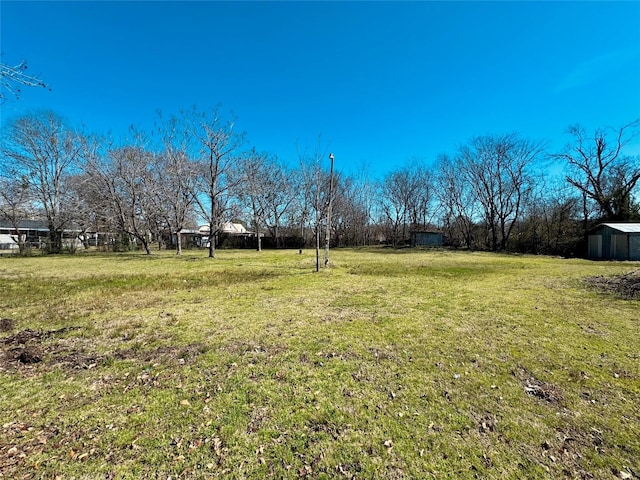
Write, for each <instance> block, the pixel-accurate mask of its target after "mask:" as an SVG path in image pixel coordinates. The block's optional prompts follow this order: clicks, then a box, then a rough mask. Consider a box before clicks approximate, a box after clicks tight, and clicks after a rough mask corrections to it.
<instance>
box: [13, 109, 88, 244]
mask: <svg viewBox="0 0 640 480" xmlns="http://www.w3.org/2000/svg"><path fill="white" fill-rule="evenodd" d="M6 133H7V134H6V136H5V137H4V138H3V158H4V159H5V161H6V160H10V161H11V162H12V163H11V165H8V166H5V170H7V171H9V172H10V173H11V176H12V177H13V178H15V179H16V181H19V182H22V181H24V180H25V179H26V181H27V183H28V188H29V190H30V191H31V192H32V194H33V198H34V200H35V201H36V202H37V207H39V208H41V209H42V211H43V212H44V216H45V219H46V221H47V225H48V228H49V245H48V251H49V252H50V253H60V252H61V251H62V234H63V230H64V227H65V225H67V223H68V222H69V220H70V212H68V211H65V210H64V208H63V206H64V196H65V193H66V192H65V189H64V185H65V181H66V179H67V177H68V175H69V174H70V173H71V171H72V170H73V169H75V168H77V166H78V163H79V162H80V161H81V155H80V153H81V150H82V149H81V143H80V141H79V139H78V135H77V134H76V133H75V132H73V131H72V130H71V129H69V128H68V127H67V126H66V125H65V123H64V122H63V120H62V119H61V118H60V117H58V116H57V115H55V114H54V113H52V112H39V113H32V114H29V115H26V116H23V117H20V118H18V119H17V120H15V121H14V122H13V123H11V124H10V125H9V128H8V129H7V132H6Z"/></svg>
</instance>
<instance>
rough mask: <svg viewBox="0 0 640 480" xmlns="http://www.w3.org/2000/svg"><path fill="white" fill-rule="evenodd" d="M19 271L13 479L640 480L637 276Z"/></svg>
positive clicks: (340, 268)
mask: <svg viewBox="0 0 640 480" xmlns="http://www.w3.org/2000/svg"><path fill="white" fill-rule="evenodd" d="M331 258H332V263H333V267H332V268H330V269H326V270H323V271H321V272H319V273H315V272H314V271H313V270H314V266H315V258H314V256H313V254H312V252H311V251H307V252H305V253H304V254H303V255H299V254H298V253H297V251H265V252H252V251H220V252H218V258H217V259H215V260H211V259H208V258H206V257H205V254H204V252H187V253H186V254H185V255H184V256H183V257H175V256H174V255H172V254H171V253H170V252H162V253H156V254H154V255H152V256H150V257H148V256H145V255H141V254H110V255H99V254H95V253H94V254H78V255H75V256H56V257H54V256H51V257H29V258H14V257H10V258H8V257H4V258H2V257H0V318H3V319H4V320H1V321H0V327H1V330H2V331H0V477H4V478H12V479H13V478H51V479H53V478H58V477H59V478H62V479H69V478H78V479H81V478H82V479H84V478H163V479H166V478H168V477H171V478H172V479H176V478H217V477H219V478H255V479H262V478H304V477H306V478H361V479H373V478H380V479H394V478H418V479H419V478H438V479H440V478H500V479H502V478H513V479H521V478H565V477H566V478H597V479H603V478H634V477H635V478H640V301H638V300H624V299H622V298H618V297H616V296H614V295H613V294H604V293H600V292H598V291H596V290H594V289H592V288H591V287H589V286H588V285H587V284H586V283H585V282H584V278H586V277H590V276H595V275H605V276H609V275H617V274H622V273H627V272H629V271H631V270H634V269H637V268H638V267H639V266H640V264H638V263H614V262H597V263H595V262H588V261H583V260H562V259H557V258H548V257H533V256H508V255H495V254H486V253H458V252H448V251H420V250H400V251H398V250H391V249H363V250H352V249H350V250H334V251H332V257H331Z"/></svg>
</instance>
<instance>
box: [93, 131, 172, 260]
mask: <svg viewBox="0 0 640 480" xmlns="http://www.w3.org/2000/svg"><path fill="white" fill-rule="evenodd" d="M132 137H133V140H130V141H129V142H127V143H129V145H124V146H120V147H112V148H106V152H105V153H101V151H100V148H99V146H97V145H93V146H89V148H87V149H86V150H85V156H86V158H87V168H86V169H87V175H88V176H89V179H90V182H91V183H92V186H93V188H94V189H95V190H96V191H98V192H99V193H100V195H101V196H102V198H104V200H105V203H104V205H103V207H102V211H101V217H102V221H103V222H104V223H105V224H106V225H111V226H113V227H115V229H116V230H117V231H119V232H120V238H119V239H117V241H116V245H115V246H114V248H116V249H120V248H125V249H126V248H128V246H129V242H130V239H135V240H136V241H137V242H139V243H140V245H142V247H143V248H144V250H145V252H146V253H147V254H151V248H150V242H151V231H152V230H153V229H154V225H153V223H154V222H156V221H157V219H158V218H159V217H160V216H161V214H160V213H159V212H158V211H157V203H156V202H155V201H154V200H155V199H154V195H155V194H156V186H155V184H154V177H153V171H154V169H155V162H156V157H155V155H154V154H153V153H152V152H150V151H148V150H147V149H146V145H145V143H146V142H145V139H144V136H143V135H142V134H140V133H139V132H136V131H132Z"/></svg>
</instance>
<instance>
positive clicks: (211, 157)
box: [185, 108, 244, 258]
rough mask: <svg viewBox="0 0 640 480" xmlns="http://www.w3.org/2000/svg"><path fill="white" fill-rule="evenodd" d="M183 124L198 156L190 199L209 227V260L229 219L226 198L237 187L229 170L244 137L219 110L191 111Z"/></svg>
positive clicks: (235, 159) (236, 181)
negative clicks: (195, 184) (193, 187)
mask: <svg viewBox="0 0 640 480" xmlns="http://www.w3.org/2000/svg"><path fill="white" fill-rule="evenodd" d="M185 121H186V122H187V132H188V134H189V135H190V136H191V137H192V138H193V139H194V140H195V146H194V150H195V151H197V155H198V156H197V163H198V185H197V187H196V192H194V196H193V198H194V201H195V205H196V208H197V210H198V213H199V214H200V215H201V216H202V217H203V218H204V219H206V221H207V224H208V226H209V257H210V258H214V257H215V239H216V237H217V235H218V233H219V232H220V230H221V228H222V224H223V222H224V220H225V216H229V215H228V214H229V211H230V210H229V208H230V204H229V198H230V196H231V194H232V193H233V189H234V188H235V187H236V186H237V184H238V179H234V178H233V175H232V167H233V166H234V164H235V163H236V162H237V161H238V158H239V149H240V147H241V146H242V144H243V143H244V135H243V134H239V133H237V132H236V131H235V129H234V126H235V125H234V122H233V121H229V120H225V119H223V118H222V116H221V112H220V109H219V108H216V109H214V110H212V111H210V112H198V111H197V110H195V109H194V110H192V111H190V112H187V113H186V114H185Z"/></svg>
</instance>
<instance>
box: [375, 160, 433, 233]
mask: <svg viewBox="0 0 640 480" xmlns="http://www.w3.org/2000/svg"><path fill="white" fill-rule="evenodd" d="M432 185H433V181H432V176H431V174H430V172H429V171H428V170H427V168H426V167H425V166H424V165H421V164H420V163H415V162H412V163H411V164H409V163H408V164H407V165H405V166H404V167H402V168H400V169H398V170H395V171H393V172H390V173H389V174H388V175H386V176H385V177H384V179H383V181H382V183H381V188H380V202H381V211H382V212H383V213H384V216H385V217H386V220H387V222H388V224H389V225H390V227H391V233H392V241H393V244H394V245H397V244H398V243H401V242H404V241H406V240H407V239H408V238H409V231H410V230H411V229H412V228H417V227H425V226H427V224H428V223H431V221H432V220H433V218H434V214H435V208H434V207H433V202H434V192H433V188H432Z"/></svg>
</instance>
